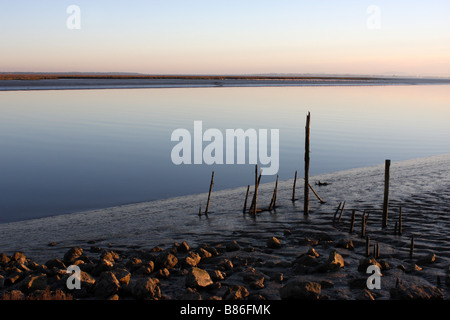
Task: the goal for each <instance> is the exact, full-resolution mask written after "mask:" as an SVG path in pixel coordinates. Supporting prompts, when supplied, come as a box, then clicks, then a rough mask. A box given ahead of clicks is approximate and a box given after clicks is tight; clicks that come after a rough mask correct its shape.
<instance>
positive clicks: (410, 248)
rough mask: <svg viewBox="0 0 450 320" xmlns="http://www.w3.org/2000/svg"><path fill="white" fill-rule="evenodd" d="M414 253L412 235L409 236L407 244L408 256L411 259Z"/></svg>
mask: <svg viewBox="0 0 450 320" xmlns="http://www.w3.org/2000/svg"><path fill="white" fill-rule="evenodd" d="M413 254H414V235H412V236H411V244H410V246H409V258H410V259H412V258H413Z"/></svg>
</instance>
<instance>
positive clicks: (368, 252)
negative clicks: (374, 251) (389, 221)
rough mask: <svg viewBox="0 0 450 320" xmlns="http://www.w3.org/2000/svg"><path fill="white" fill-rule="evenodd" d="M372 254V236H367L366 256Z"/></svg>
mask: <svg viewBox="0 0 450 320" xmlns="http://www.w3.org/2000/svg"><path fill="white" fill-rule="evenodd" d="M369 256H370V237H369V236H366V257H369Z"/></svg>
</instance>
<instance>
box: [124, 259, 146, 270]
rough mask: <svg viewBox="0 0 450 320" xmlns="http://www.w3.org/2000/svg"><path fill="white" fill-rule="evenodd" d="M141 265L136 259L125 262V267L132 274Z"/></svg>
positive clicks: (139, 260)
mask: <svg viewBox="0 0 450 320" xmlns="http://www.w3.org/2000/svg"><path fill="white" fill-rule="evenodd" d="M141 265H142V260H141V259H139V258H136V257H133V258H131V259H130V260H128V261H127V263H126V264H125V266H126V267H127V268H128V269H129V270H130V271H131V272H134V271H136V270H137V269H139V267H140V266H141Z"/></svg>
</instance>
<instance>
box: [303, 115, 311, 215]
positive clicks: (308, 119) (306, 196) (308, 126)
mask: <svg viewBox="0 0 450 320" xmlns="http://www.w3.org/2000/svg"><path fill="white" fill-rule="evenodd" d="M310 129H311V115H310V113H309V112H308V115H307V116H306V127H305V188H304V202H303V214H304V215H308V214H309V187H308V184H309V140H310V139H309V134H310Z"/></svg>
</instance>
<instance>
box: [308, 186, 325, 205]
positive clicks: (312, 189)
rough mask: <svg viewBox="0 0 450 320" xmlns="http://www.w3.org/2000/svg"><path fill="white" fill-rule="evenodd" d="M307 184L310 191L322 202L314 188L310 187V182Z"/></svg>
mask: <svg viewBox="0 0 450 320" xmlns="http://www.w3.org/2000/svg"><path fill="white" fill-rule="evenodd" d="M308 186H309V187H310V189H311V191H312V192H313V193H314V194H315V196H316V198H317V199H318V200H319V201H320V203H321V204H324V203H325V201H323V200H322V198H320V197H319V195H318V194H317V192H316V190H314V188H313V187H312V185H311V184H310V183H308Z"/></svg>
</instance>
